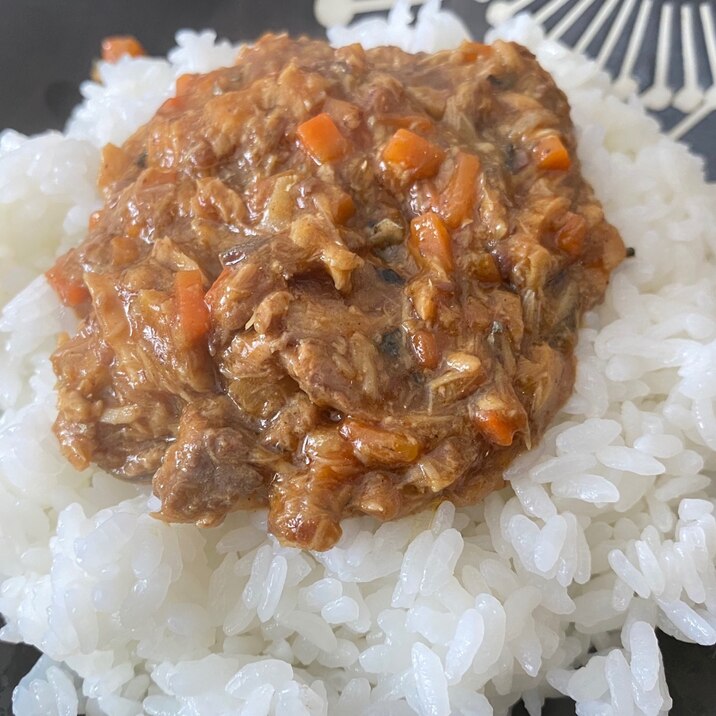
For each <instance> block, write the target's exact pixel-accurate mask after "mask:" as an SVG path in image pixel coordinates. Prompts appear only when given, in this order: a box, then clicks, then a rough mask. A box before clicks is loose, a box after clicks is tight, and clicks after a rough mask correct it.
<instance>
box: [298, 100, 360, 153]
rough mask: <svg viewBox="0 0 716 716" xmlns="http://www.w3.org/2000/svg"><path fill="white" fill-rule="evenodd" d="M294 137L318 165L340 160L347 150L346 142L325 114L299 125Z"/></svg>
mask: <svg viewBox="0 0 716 716" xmlns="http://www.w3.org/2000/svg"><path fill="white" fill-rule="evenodd" d="M296 135H297V136H298V139H299V141H300V142H301V144H302V145H303V147H304V149H305V150H306V151H307V152H308V153H309V154H310V155H311V156H312V157H313V158H314V159H315V160H316V161H317V162H318V163H319V164H324V163H325V162H332V161H335V160H336V159H340V158H341V157H342V156H343V155H344V154H345V153H346V151H347V150H348V142H347V141H346V139H345V137H344V136H343V135H342V134H341V133H340V130H339V129H338V127H336V125H335V122H334V121H333V120H332V119H331V117H330V115H329V114H327V113H326V112H322V113H321V114H317V115H316V116H315V117H311V119H308V120H306V121H305V122H303V123H302V124H299V125H298V129H296Z"/></svg>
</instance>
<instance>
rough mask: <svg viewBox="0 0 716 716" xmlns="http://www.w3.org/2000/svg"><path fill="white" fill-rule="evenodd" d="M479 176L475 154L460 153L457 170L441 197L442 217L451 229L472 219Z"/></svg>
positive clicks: (456, 163)
mask: <svg viewBox="0 0 716 716" xmlns="http://www.w3.org/2000/svg"><path fill="white" fill-rule="evenodd" d="M479 174H480V160H479V159H478V158H477V157H476V156H475V155H474V154H465V153H464V152H459V153H458V155H457V158H456V160H455V169H454V170H453V173H452V176H451V177H450V179H449V181H448V184H447V186H446V187H445V190H444V191H443V193H442V196H441V197H440V208H439V213H440V216H442V218H443V220H444V221H445V223H446V224H447V225H448V226H449V227H450V228H451V229H456V228H458V227H459V226H461V225H462V224H463V222H465V221H467V220H468V219H469V218H470V216H471V214H472V207H473V206H474V205H475V198H476V196H477V187H476V183H477V177H478V175H479Z"/></svg>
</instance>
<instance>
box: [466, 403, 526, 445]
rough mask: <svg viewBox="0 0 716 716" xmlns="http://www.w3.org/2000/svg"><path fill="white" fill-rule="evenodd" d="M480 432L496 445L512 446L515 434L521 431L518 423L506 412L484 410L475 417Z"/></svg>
mask: <svg viewBox="0 0 716 716" xmlns="http://www.w3.org/2000/svg"><path fill="white" fill-rule="evenodd" d="M473 418H474V420H475V422H476V424H477V426H478V428H479V430H480V432H481V433H482V434H483V435H484V436H485V437H486V438H487V439H488V440H489V441H490V442H491V443H494V444H495V445H500V446H502V447H507V446H508V445H512V441H513V440H514V437H515V433H516V432H517V430H518V429H519V427H520V426H519V425H518V424H517V422H516V421H515V420H514V419H513V418H512V416H510V415H509V414H508V413H506V412H505V411H501V410H482V411H477V412H476V413H475V415H474V416H473Z"/></svg>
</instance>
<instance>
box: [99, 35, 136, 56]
mask: <svg viewBox="0 0 716 716" xmlns="http://www.w3.org/2000/svg"><path fill="white" fill-rule="evenodd" d="M146 54H147V52H146V50H145V49H144V48H143V47H142V45H141V43H140V42H139V40H137V38H136V37H132V35H113V36H111V37H105V38H104V40H102V59H103V60H104V61H105V62H117V60H119V58H120V57H124V55H129V56H130V57H142V56H143V55H146Z"/></svg>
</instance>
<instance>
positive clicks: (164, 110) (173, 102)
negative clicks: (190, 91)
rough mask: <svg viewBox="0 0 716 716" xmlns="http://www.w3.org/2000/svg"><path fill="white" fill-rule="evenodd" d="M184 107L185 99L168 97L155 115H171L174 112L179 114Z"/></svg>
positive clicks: (182, 97)
mask: <svg viewBox="0 0 716 716" xmlns="http://www.w3.org/2000/svg"><path fill="white" fill-rule="evenodd" d="M185 105H186V97H184V96H178V97H170V98H169V99H167V100H164V102H162V104H161V105H160V106H159V109H158V110H157V114H172V113H174V112H180V111H181V110H183V109H184V106H185Z"/></svg>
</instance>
